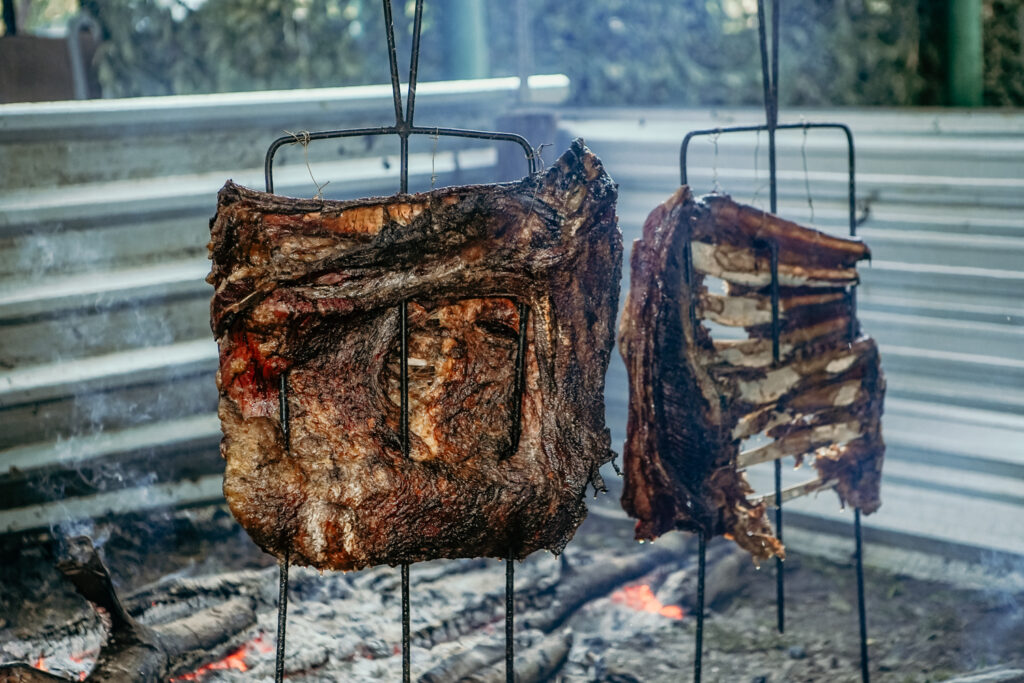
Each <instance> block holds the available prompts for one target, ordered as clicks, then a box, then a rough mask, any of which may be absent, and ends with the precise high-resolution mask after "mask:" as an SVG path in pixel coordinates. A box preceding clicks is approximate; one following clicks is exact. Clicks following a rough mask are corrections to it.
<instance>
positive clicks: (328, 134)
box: [263, 0, 540, 683]
mask: <svg viewBox="0 0 1024 683" xmlns="http://www.w3.org/2000/svg"><path fill="white" fill-rule="evenodd" d="M423 3H424V0H416V8H415V14H414V18H413V33H412V49H411V52H410V58H409V79H408V93H407V96H406V100H405V106H404V108H403V102H402V92H401V80H400V77H399V74H398V54H397V47H396V44H395V27H394V17H393V14H392V9H391V0H382V4H383V9H384V31H385V36H386V39H387V46H388V62H389V66H390V70H391V91H392V96H393V100H394V105H395V123H394V125H391V126H376V127H369V128H349V129H341V130H326V131H319V132H312V133H309V132H306V133H303V134H302V136H301V137H300V136H296V135H288V136H282V137H279V138H277V139H276V140H274V141H273V142H272V143H271V144H270V147H269V148H268V149H267V155H266V159H265V161H264V167H263V168H264V177H265V180H266V189H267V192H273V191H274V157H275V155H276V154H277V152H278V150H280V149H281V148H282V147H284V146H286V145H293V144H303V145H307V144H309V143H310V142H314V141H317V140H332V139H337V138H353V137H369V136H385V135H397V136H398V137H399V140H400V142H401V147H400V163H399V193H400V194H407V193H408V192H409V138H410V137H412V136H414V135H428V136H434V137H451V138H468V139H475V140H491V141H494V142H508V143H513V144H516V145H519V147H521V148H522V150H523V152H524V154H525V157H526V161H527V165H528V169H529V172H530V173H531V174H533V173H536V172H537V171H538V170H539V167H540V162H539V159H538V158H537V154H536V153H535V151H534V149H533V147H532V146H531V145H530V143H529V141H527V139H526V138H524V137H523V136H521V135H517V134H515V133H502V132H492V131H483V130H468V129H461V128H446V127H440V126H417V125H415V123H414V116H415V113H416V82H417V77H418V71H419V56H420V34H421V33H422V28H423ZM527 75H528V74H521V77H522V78H524V79H525V78H526V77H527ZM403 109H404V111H403ZM408 304H409V302H408V300H404V301H402V303H401V304H400V306H399V312H400V319H401V325H400V327H401V332H400V338H401V341H400V355H401V360H400V374H401V378H400V386H401V406H400V410H401V415H400V421H399V431H400V437H401V443H402V454H403V456H404V457H405V458H407V459H408V458H409V371H408V360H409V356H408ZM518 311H519V335H518V344H517V347H516V363H515V379H514V382H515V383H514V392H513V400H514V405H515V411H516V414H515V416H514V419H513V434H512V448H513V451H514V449H515V448H516V447H517V446H518V444H519V438H520V431H521V430H520V420H521V417H522V416H521V414H520V411H521V410H522V393H523V387H524V381H523V377H524V366H525V362H524V359H525V355H526V325H527V319H528V317H529V309H528V307H527V306H526V304H525V303H523V302H520V303H519V304H518ZM280 403H281V407H280V414H281V424H282V430H283V432H284V436H285V444H286V452H289V453H290V444H289V427H288V382H287V377H286V376H285V375H282V376H281V387H280ZM515 555H516V549H515V548H514V547H509V549H508V556H507V558H506V565H505V638H506V643H505V678H506V681H508V683H512V681H514V680H515V647H514V642H513V637H512V636H513V633H512V631H513V625H514V614H513V613H514V609H515V598H514V590H515V580H514V572H515V565H514V558H515ZM401 576H402V680H403V681H405V682H406V683H408V682H409V681H410V680H411V675H412V665H411V650H412V648H411V629H410V612H411V610H410V598H409V587H410V580H409V564H408V563H403V564H402V566H401ZM287 614H288V554H287V552H286V554H285V556H284V557H283V558H282V559H281V562H280V597H279V599H278V614H277V619H278V622H277V636H278V637H277V659H276V668H275V681H276V682H277V683H280V682H281V681H282V680H283V679H284V660H285V626H286V621H287Z"/></svg>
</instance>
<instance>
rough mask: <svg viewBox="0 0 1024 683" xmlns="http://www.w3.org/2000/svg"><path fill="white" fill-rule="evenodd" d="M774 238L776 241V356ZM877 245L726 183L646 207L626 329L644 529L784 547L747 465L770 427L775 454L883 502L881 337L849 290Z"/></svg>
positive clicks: (764, 549)
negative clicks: (856, 323) (855, 328)
mask: <svg viewBox="0 0 1024 683" xmlns="http://www.w3.org/2000/svg"><path fill="white" fill-rule="evenodd" d="M768 240H773V241H775V243H776V244H777V245H778V247H779V272H780V279H781V283H780V284H781V286H780V316H781V335H780V360H779V363H778V365H775V364H774V363H773V362H772V349H771V340H770V337H771V328H770V324H769V323H770V320H771V312H770V311H771V309H770V299H769V295H768V288H767V283H768V282H770V274H769V273H768V272H767V269H768V267H769V266H768V264H767V260H768V257H767V254H768V250H767V246H768ZM687 244H690V245H692V246H691V248H692V249H693V251H694V254H695V263H694V272H693V277H692V287H693V292H694V294H695V296H696V298H697V308H696V313H697V317H698V324H697V326H696V328H694V327H693V325H692V324H691V321H690V316H689V301H690V292H691V290H690V286H688V285H687V283H686V277H685V267H686V264H685V261H684V258H685V256H684V254H685V249H686V246H687ZM698 252H700V253H703V254H704V256H705V257H707V258H705V259H704V260H701V259H699V258H696V255H697V254H698ZM869 257H870V252H869V251H868V249H867V247H866V246H865V245H864V244H863V243H861V242H859V241H857V240H850V239H843V238H837V237H831V236H828V235H825V234H823V233H820V232H818V231H815V230H811V229H808V228H804V227H801V226H798V225H796V224H795V223H791V222H789V221H785V220H782V219H780V218H778V217H776V216H773V215H771V214H767V213H765V212H763V211H760V210H757V209H754V208H752V207H746V206H742V205H739V204H736V203H735V202H733V201H732V200H731V199H729V198H728V197H725V196H711V197H706V198H703V199H700V200H695V199H694V198H693V196H692V195H691V193H690V190H689V189H688V188H687V187H685V186H684V187H682V188H680V189H679V190H678V191H677V192H676V193H675V194H674V195H673V196H672V197H671V198H670V199H669V200H667V201H666V202H665V203H664V204H662V205H661V206H659V207H657V208H656V209H655V210H654V211H653V212H652V213H651V214H650V216H649V217H648V218H647V221H646V222H645V224H644V228H643V237H642V239H640V240H638V241H636V242H635V243H634V246H633V255H632V262H631V269H632V270H631V284H630V291H629V294H628V296H627V299H626V305H625V311H624V313H623V316H622V320H621V322H620V333H619V348H620V351H621V353H622V356H623V358H624V360H625V362H626V368H627V371H628V373H629V389H630V396H629V419H628V423H627V437H626V443H625V446H624V449H623V462H624V475H625V488H624V492H623V497H622V505H623V508H624V509H625V510H626V512H628V513H629V514H630V515H631V516H633V517H635V518H636V519H637V520H638V521H637V525H636V536H637V538H638V539H653V538H655V537H657V536H659V535H661V534H663V533H665V532H667V531H670V530H672V529H682V530H687V531H693V532H698V533H703V534H705V535H707V536H708V537H710V536H715V535H720V534H725V535H728V536H731V537H732V538H734V539H735V540H736V542H737V543H738V544H739V545H741V546H742V547H744V548H746V549H747V550H748V551H750V552H751V553H752V554H753V555H754V556H755V557H758V558H767V557H770V556H772V555H780V556H782V555H784V549H783V548H782V545H781V544H780V543H779V542H778V540H777V539H776V538H775V537H774V535H773V534H772V530H771V526H770V525H769V523H768V521H767V519H766V516H765V512H766V511H765V505H764V503H761V502H754V501H751V500H749V499H748V496H749V495H750V494H751V493H752V492H753V491H752V490H751V488H750V486H749V485H748V484H747V481H746V478H745V476H744V474H743V472H742V470H740V469H738V466H737V457H738V456H739V453H740V443H741V441H742V440H743V439H744V438H746V437H749V436H752V435H754V434H757V433H759V432H761V431H765V434H766V436H768V437H769V438H771V439H775V440H776V442H775V445H774V447H773V448H775V449H776V450H775V451H774V452H775V453H779V452H785V453H786V454H791V455H795V456H797V458H798V461H799V460H801V459H802V458H804V457H808V458H810V459H812V464H813V466H814V467H815V469H816V470H817V471H818V474H819V477H820V478H821V479H822V480H825V481H829V480H838V484H836V491H837V493H838V494H839V496H840V497H841V498H842V499H843V500H844V501H847V502H849V503H850V504H851V505H854V506H856V507H858V508H860V509H861V510H863V511H864V512H866V513H870V512H873V511H874V510H875V509H877V508H878V506H879V498H878V492H879V479H880V471H881V465H882V458H883V454H884V451H885V445H884V443H883V442H882V438H881V432H880V418H881V412H882V400H883V394H884V390H885V381H884V379H883V377H882V374H881V369H880V361H879V357H878V349H877V347H876V345H875V343H874V341H873V340H871V339H870V338H868V337H865V336H859V337H858V338H857V339H856V340H855V341H854V342H853V343H851V342H850V341H849V329H850V319H849V316H850V314H851V310H850V300H849V299H848V298H847V297H846V295H845V293H844V291H843V289H842V288H841V287H842V286H843V285H845V284H852V283H853V282H856V277H857V275H856V270H855V266H856V263H857V261H858V260H861V259H865V258H869ZM707 275H714V276H716V277H721V278H722V279H724V280H725V281H726V293H725V294H724V295H721V294H711V293H709V292H708V291H707V288H706V287H705V286H704V279H705V276H707ZM703 317H706V318H708V319H710V320H714V321H715V322H718V323H719V324H725V325H732V326H735V327H743V328H745V329H746V331H747V334H748V338H747V339H746V340H742V341H717V340H714V339H712V338H711V335H710V333H709V330H708V328H707V327H705V326H704V325H701V324H700V318H703ZM816 428H817V429H816ZM836 435H838V436H840V437H843V438H842V441H841V442H839V443H834V442H833V440H832V437H833V436H836Z"/></svg>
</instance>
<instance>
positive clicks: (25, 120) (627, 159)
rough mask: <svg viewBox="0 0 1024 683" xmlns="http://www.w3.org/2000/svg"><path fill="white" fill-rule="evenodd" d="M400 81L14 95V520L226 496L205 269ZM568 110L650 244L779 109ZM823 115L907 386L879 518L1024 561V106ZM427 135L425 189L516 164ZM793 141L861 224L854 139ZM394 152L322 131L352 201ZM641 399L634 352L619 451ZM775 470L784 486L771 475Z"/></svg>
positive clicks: (892, 373) (0, 521) (467, 105)
mask: <svg viewBox="0 0 1024 683" xmlns="http://www.w3.org/2000/svg"><path fill="white" fill-rule="evenodd" d="M507 80H508V82H506V81H505V80H501V79H498V80H494V81H489V82H484V83H486V84H480V83H478V84H476V85H464V84H463V85H459V86H441V85H438V86H431V85H429V84H424V86H421V88H420V90H419V91H418V98H417V105H418V106H417V109H418V113H419V116H420V117H421V118H420V120H421V121H427V122H430V121H438V122H445V123H454V124H458V125H483V126H492V125H493V118H494V117H495V116H496V115H497V114H500V113H503V112H504V110H506V109H507V108H508V107H510V106H511V104H512V102H513V98H514V92H515V87H516V82H515V80H514V79H507ZM536 85H538V86H539V89H538V90H537V92H538V94H539V95H540V96H541V97H542V98H543V97H546V98H547V100H548V103H551V102H553V101H558V99H559V98H561V97H564V95H565V93H566V83H565V80H564V79H559V78H554V79H548V80H543V79H540V80H538V81H537V83H536ZM389 97H390V94H389V92H388V89H387V88H383V89H381V88H376V89H375V88H353V89H345V90H341V89H339V90H331V91H308V92H306V93H301V92H300V93H280V94H270V95H267V94H262V95H261V94H250V95H232V96H211V97H205V98H204V97H195V98H165V99H159V100H149V101H141V102H127V103H119V102H116V101H111V102H96V103H71V104H65V105H37V106H36V108H33V107H32V106H18V105H7V106H4V107H0V169H2V172H3V187H2V189H0V424H2V428H0V533H2V532H4V531H10V530H18V529H25V528H32V527H37V526H47V525H51V524H55V523H61V522H66V521H67V520H70V519H73V518H75V517H77V516H80V515H86V516H88V515H101V514H104V513H106V512H108V511H110V510H120V509H132V508H136V507H145V506H158V505H163V504H167V503H168V502H171V501H174V502H182V501H184V502H189V501H193V502H199V501H206V500H211V499H216V498H217V497H218V496H219V495H220V482H219V476H218V471H219V469H220V468H221V463H220V461H219V458H218V457H217V454H216V444H217V441H218V438H219V429H218V425H217V420H216V417H215V415H214V405H215V399H216V395H215V394H216V392H215V389H214V387H213V381H212V377H213V372H214V368H215V358H216V348H215V346H214V344H213V342H212V340H211V339H210V333H209V328H208V325H207V315H208V312H207V304H208V297H209V294H210V290H209V287H208V286H207V285H206V284H205V283H204V282H203V277H204V276H205V274H206V272H207V270H208V264H207V261H206V258H205V243H206V240H207V235H208V233H207V221H208V219H209V217H210V216H211V215H212V213H213V208H214V197H215V193H216V190H217V188H218V187H219V186H220V185H221V184H222V183H223V181H224V180H225V179H226V178H227V177H232V176H233V177H234V179H235V180H237V181H239V182H242V183H243V184H247V185H250V186H254V187H261V186H262V174H261V171H260V164H261V161H262V154H263V152H264V150H265V148H266V145H267V144H268V143H269V141H270V140H271V139H273V138H274V137H276V136H277V135H280V134H281V130H283V129H287V130H293V131H295V130H297V129H304V128H305V129H310V130H313V129H318V128H325V127H337V126H349V125H368V124H369V125H376V124H379V123H381V122H382V120H383V117H386V115H387V113H388V112H389V111H390V99H389ZM456 103H457V105H458V106H457V107H456V108H455V109H452V108H451V107H452V105H453V104H456ZM83 105H84V106H83ZM560 113H561V116H562V119H563V120H562V132H563V133H565V134H566V135H567V136H568V135H580V136H582V137H584V138H586V140H587V142H588V144H589V145H590V146H591V148H592V149H593V150H594V151H595V152H597V153H598V155H599V156H601V158H602V159H603V160H604V162H605V165H606V167H607V168H608V170H609V172H610V173H611V174H612V176H613V177H614V178H615V179H616V180H617V181H618V182H619V183H620V185H621V202H620V210H619V213H620V222H621V226H622V229H623V233H624V235H625V237H626V241H627V243H629V242H631V241H632V240H633V239H635V238H636V237H637V236H638V234H639V229H640V226H641V225H642V222H643V219H644V217H645V216H646V214H647V213H648V212H649V211H650V210H651V209H652V208H653V207H654V206H655V205H656V204H657V203H659V202H660V201H662V200H663V199H665V198H666V197H667V196H668V195H669V194H670V193H671V192H672V191H673V190H674V188H675V187H676V185H677V183H678V177H679V170H678V153H679V143H680V141H681V140H682V137H683V135H684V134H685V133H686V132H687V131H688V130H692V129H695V128H705V127H712V126H716V125H729V124H733V123H741V122H757V121H758V120H759V119H760V113H759V112H757V111H755V110H744V111H728V112H717V113H707V112H693V111H672V110H655V111H639V110H614V111H613V110H588V111H564V110H563V111H561V112H560ZM806 116H807V118H808V119H809V120H816V121H821V120H841V121H844V122H847V123H849V124H850V125H851V126H852V128H853V130H854V133H855V135H856V140H857V148H858V154H857V166H858V205H859V214H860V216H861V217H862V219H863V224H862V226H861V232H860V234H861V235H862V236H863V237H864V239H865V240H867V241H868V242H869V243H870V244H871V246H872V249H873V251H874V261H873V263H872V264H871V265H870V266H865V267H864V269H863V275H864V284H863V286H862V289H861V295H860V303H861V310H862V314H861V319H862V322H863V324H864V327H865V329H866V330H867V331H868V332H869V333H871V334H872V335H874V336H875V337H876V338H877V339H878V340H879V342H880V344H881V346H882V353H883V365H884V368H885V370H886V373H887V375H888V379H889V396H888V399H887V410H886V417H885V422H884V430H885V436H886V439H887V441H888V443H889V457H888V460H887V462H886V474H885V478H884V484H883V500H884V501H885V504H884V506H883V509H882V511H881V512H879V513H878V514H877V515H873V516H871V517H868V518H866V519H865V522H866V525H867V527H868V530H869V531H871V530H875V531H879V532H884V531H894V532H899V533H900V534H905V535H909V536H911V537H915V538H923V539H935V540H939V541H949V542H954V543H958V544H961V545H963V546H972V547H990V548H1004V549H1008V550H1011V551H1013V552H1016V553H1022V554H1024V535H1021V534H1019V533H1015V532H1013V531H1012V528H1013V527H1012V525H1013V520H1015V519H1017V518H1018V516H1019V515H1021V514H1022V513H1024V214H1022V212H1021V209H1022V207H1024V115H1007V114H997V113H971V114H965V113H956V112H917V113H907V112H887V111H870V112H868V111H843V112H839V111H828V112H807V113H806ZM453 117H454V119H455V120H454V121H453V120H452V118H453ZM791 120H795V121H798V120H799V118H795V119H791ZM421 142H422V144H421V145H419V146H418V147H417V148H416V149H414V156H413V172H412V180H413V186H414V189H424V188H427V187H430V185H431V184H432V182H433V183H436V184H438V185H441V184H452V183H460V182H476V181H487V180H492V179H494V173H495V163H496V154H495V150H494V149H493V148H490V147H488V146H486V145H470V146H463V147H459V148H453V147H452V146H451V145H445V143H444V142H442V143H441V144H440V145H439V146H438V148H437V149H436V150H435V149H434V147H433V142H432V141H430V140H425V141H421ZM533 142H534V143H535V144H540V143H555V142H556V141H554V140H540V141H536V140H535V141H533ZM563 143H564V140H562V141H558V142H557V144H558V145H562V144H563ZM779 143H780V154H779V156H780V162H779V163H780V172H781V173H780V175H781V177H782V184H781V187H780V213H783V214H784V215H786V216H787V217H791V218H794V219H797V220H801V221H810V220H811V206H810V204H809V202H808V200H807V197H808V190H809V192H810V196H811V197H812V198H813V214H814V216H813V222H814V223H815V224H817V225H819V226H821V227H824V228H826V229H830V230H833V229H834V230H836V231H842V230H844V229H845V223H844V222H845V216H846V213H845V211H846V209H845V203H844V202H845V187H846V186H845V182H846V178H845V147H844V144H845V143H844V141H843V139H842V138H840V137H839V136H838V135H836V134H830V133H827V132H817V133H812V134H811V135H809V136H808V137H807V138H806V139H805V138H804V136H803V134H802V133H801V132H799V131H796V132H789V133H786V134H780V138H779ZM389 144H391V143H390V142H388V143H384V142H381V143H379V145H380V146H377V147H373V148H366V147H365V146H363V142H362V141H353V142H352V143H348V144H345V145H341V144H337V145H332V144H330V143H327V144H324V145H322V146H319V147H311V148H310V150H309V155H310V156H309V158H310V161H311V168H312V172H313V174H314V175H315V176H316V178H317V180H318V181H319V182H320V183H323V182H324V181H325V180H329V181H330V184H329V185H328V186H327V188H326V189H325V194H327V195H328V196H335V197H351V196H360V195H367V194H390V193H391V192H393V191H394V189H395V187H396V185H397V181H396V178H397V168H396V164H394V163H393V162H394V157H393V155H394V154H395V153H396V151H397V144H395V145H394V149H392V148H391V147H389V146H387V145H389ZM766 145H767V142H766V140H765V139H764V138H763V137H762V138H761V139H758V138H757V137H756V136H753V135H752V136H749V137H747V138H743V137H740V138H729V139H726V138H722V139H720V140H718V141H717V144H715V142H714V141H712V140H708V139H705V140H703V141H698V142H696V143H695V146H694V148H693V152H692V157H691V169H690V176H691V179H692V182H693V183H694V185H695V188H696V190H697V191H698V192H702V191H710V190H711V189H712V188H714V187H716V185H717V186H718V187H719V188H720V189H721V190H722V191H725V192H728V193H730V194H732V195H733V196H734V197H736V198H737V199H738V200H740V201H746V202H752V203H754V204H760V205H764V204H766V202H767V195H768V190H767V184H766V181H767V172H766V162H767V147H766ZM556 153H557V151H549V152H548V153H547V156H549V157H551V156H552V155H553V154H556ZM389 155H391V158H390V160H389V158H388V157H389ZM755 159H757V160H758V161H759V165H757V166H755ZM805 167H806V172H805ZM755 169H756V170H755ZM277 184H278V187H279V188H280V190H281V191H282V192H284V193H290V194H301V195H306V196H308V195H311V194H312V192H313V191H314V187H313V184H312V181H311V180H310V178H309V171H308V170H307V168H306V164H305V158H304V156H303V154H302V151H301V149H294V150H291V152H290V153H289V154H288V155H287V156H285V157H284V158H283V159H282V167H281V170H280V173H279V176H278V182H277ZM627 275H628V274H627ZM625 391H626V384H625V377H624V370H623V367H622V364H621V362H619V361H618V360H616V361H615V362H614V363H613V366H612V369H611V371H610V374H609V381H608V399H609V400H608V419H609V423H610V424H611V425H612V428H613V431H614V437H615V440H616V443H617V444H620V443H621V440H622V438H623V436H624V428H623V427H624V420H625V400H626V396H625ZM751 475H752V478H753V479H754V481H755V483H756V484H757V485H758V486H759V487H766V486H767V485H768V478H769V477H770V467H769V468H768V469H764V470H755V471H752V473H751ZM803 478H810V477H809V475H807V474H806V473H800V472H797V473H793V474H792V475H791V476H789V475H788V476H787V481H792V482H796V481H799V480H801V479H803ZM55 499H60V502H52V501H54V500H55ZM791 509H792V510H794V511H797V512H799V513H801V515H802V516H801V515H795V516H794V517H793V519H794V520H795V521H797V522H801V520H802V523H813V522H814V521H815V520H817V521H820V520H832V519H842V514H841V513H840V512H839V511H838V506H837V504H836V501H835V497H834V495H832V494H830V493H826V494H824V495H822V496H820V497H819V498H818V499H816V500H807V501H801V502H795V503H793V504H792V506H791Z"/></svg>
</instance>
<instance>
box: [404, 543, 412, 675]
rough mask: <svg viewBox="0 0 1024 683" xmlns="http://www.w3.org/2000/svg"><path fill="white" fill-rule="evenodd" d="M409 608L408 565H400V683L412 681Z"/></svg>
mask: <svg viewBox="0 0 1024 683" xmlns="http://www.w3.org/2000/svg"><path fill="white" fill-rule="evenodd" d="M410 611H411V608H410V607H409V563H408V562H406V563H404V564H402V682H403V683H410V681H411V680H412V637H411V634H410V632H411V629H410V628H409V622H410Z"/></svg>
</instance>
